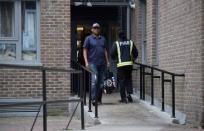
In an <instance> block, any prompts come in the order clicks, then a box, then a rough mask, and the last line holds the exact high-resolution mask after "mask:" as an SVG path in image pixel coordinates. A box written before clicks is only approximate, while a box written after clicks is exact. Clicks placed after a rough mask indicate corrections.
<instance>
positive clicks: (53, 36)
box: [0, 0, 71, 99]
mask: <svg viewBox="0 0 204 131" xmlns="http://www.w3.org/2000/svg"><path fill="white" fill-rule="evenodd" d="M40 5H41V17H40V19H41V20H40V29H41V30H40V33H41V41H40V42H41V43H40V45H41V50H40V51H41V63H42V64H43V65H44V66H46V67H58V68H65V69H68V68H69V67H70V55H71V54H70V50H71V43H70V42H71V40H70V38H71V37H70V1H69V0H41V3H40ZM0 74H1V75H0V82H1V83H0V86H1V87H0V97H4V98H5V97H6V98H8V97H9V98H11V97H12V98H40V97H42V79H41V78H42V76H41V72H39V71H30V70H22V69H21V70H13V69H12V70H1V72H0ZM47 93H48V98H50V99H63V98H67V97H68V96H69V93H70V75H69V74H68V73H62V72H60V73H58V72H47Z"/></svg>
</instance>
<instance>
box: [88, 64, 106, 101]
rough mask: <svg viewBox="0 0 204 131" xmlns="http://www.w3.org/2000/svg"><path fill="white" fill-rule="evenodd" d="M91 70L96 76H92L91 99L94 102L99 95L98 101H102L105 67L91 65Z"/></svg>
mask: <svg viewBox="0 0 204 131" xmlns="http://www.w3.org/2000/svg"><path fill="white" fill-rule="evenodd" d="M90 69H91V70H92V71H93V72H94V73H95V74H96V75H91V99H92V100H93V101H94V100H95V99H96V97H97V96H96V95H98V101H101V99H102V88H103V83H104V72H105V65H95V64H90ZM97 90H98V92H97Z"/></svg>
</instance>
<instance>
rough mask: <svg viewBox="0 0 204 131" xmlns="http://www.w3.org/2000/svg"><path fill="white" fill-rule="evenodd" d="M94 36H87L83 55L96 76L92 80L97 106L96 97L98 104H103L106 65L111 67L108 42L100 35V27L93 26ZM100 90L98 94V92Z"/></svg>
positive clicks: (93, 95) (93, 99)
mask: <svg viewBox="0 0 204 131" xmlns="http://www.w3.org/2000/svg"><path fill="white" fill-rule="evenodd" d="M91 31H92V34H91V35H89V36H87V37H86V39H85V42H84V46H83V47H84V49H83V55H84V60H85V65H86V67H88V68H90V69H91V70H92V71H93V72H95V74H96V78H95V77H94V75H92V78H91V98H92V104H93V105H95V102H96V97H97V96H98V102H99V103H102V88H103V77H104V71H105V68H106V65H109V61H108V54H107V48H106V40H105V38H104V37H103V36H101V35H100V31H101V30H100V25H99V24H98V23H94V24H93V25H92V29H91ZM97 90H98V92H97Z"/></svg>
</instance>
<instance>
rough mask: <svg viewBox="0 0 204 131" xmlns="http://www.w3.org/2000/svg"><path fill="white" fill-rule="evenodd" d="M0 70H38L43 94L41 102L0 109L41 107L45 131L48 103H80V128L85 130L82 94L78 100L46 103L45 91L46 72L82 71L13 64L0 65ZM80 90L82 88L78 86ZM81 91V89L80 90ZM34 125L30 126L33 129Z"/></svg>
mask: <svg viewBox="0 0 204 131" xmlns="http://www.w3.org/2000/svg"><path fill="white" fill-rule="evenodd" d="M0 67H1V69H5V68H6V69H8V68H9V69H28V70H38V71H41V72H42V92H43V101H35V102H17V103H10V104H1V105H0V107H12V106H17V105H18V106H19V105H33V104H34V105H36V104H38V105H39V104H40V105H43V131H47V104H50V103H61V102H79V101H80V102H81V128H82V129H85V124H84V99H83V98H84V96H83V92H80V99H78V100H56V101H47V91H46V71H56V72H65V73H76V74H82V71H79V70H74V69H70V70H68V69H63V68H53V67H44V66H29V65H13V64H0ZM80 88H83V87H82V86H80ZM81 91H83V89H81ZM33 126H34V125H32V128H33Z"/></svg>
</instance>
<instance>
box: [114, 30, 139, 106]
mask: <svg viewBox="0 0 204 131" xmlns="http://www.w3.org/2000/svg"><path fill="white" fill-rule="evenodd" d="M137 56H138V51H137V48H136V46H135V45H134V43H133V41H131V40H127V37H126V35H125V33H124V32H123V31H121V32H119V41H116V42H115V43H114V44H113V46H112V49H111V57H112V59H117V75H118V85H119V87H120V96H121V100H120V102H122V103H127V100H128V101H129V102H132V101H133V100H132V97H131V94H132V93H133V89H132V68H133V62H134V60H136V58H137ZM126 92H127V95H126Z"/></svg>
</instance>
